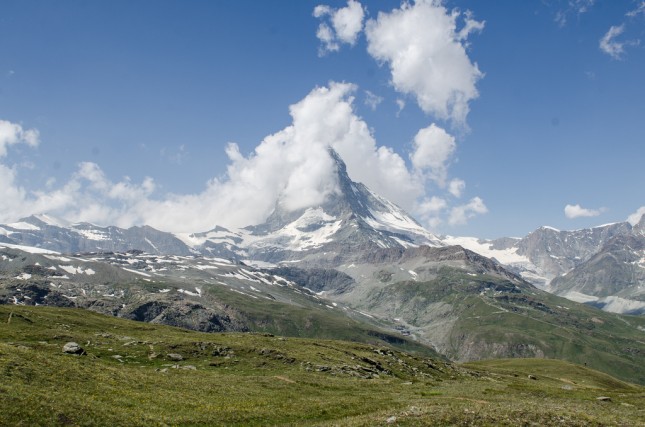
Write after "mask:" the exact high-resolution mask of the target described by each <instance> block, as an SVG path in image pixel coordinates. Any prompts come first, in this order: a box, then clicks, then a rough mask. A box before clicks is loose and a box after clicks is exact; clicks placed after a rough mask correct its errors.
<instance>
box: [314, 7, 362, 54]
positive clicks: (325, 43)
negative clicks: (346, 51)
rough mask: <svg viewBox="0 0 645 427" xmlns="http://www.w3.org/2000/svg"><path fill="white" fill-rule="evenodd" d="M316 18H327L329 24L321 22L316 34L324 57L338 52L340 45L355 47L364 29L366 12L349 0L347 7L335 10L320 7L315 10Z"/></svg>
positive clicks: (320, 51) (320, 52)
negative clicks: (329, 53)
mask: <svg viewBox="0 0 645 427" xmlns="http://www.w3.org/2000/svg"><path fill="white" fill-rule="evenodd" d="M313 15H314V17H316V18H319V19H324V18H327V19H328V21H329V22H321V23H320V25H319V26H318V31H317V32H316V37H318V39H319V40H320V41H321V43H322V45H321V46H320V49H319V51H318V53H319V54H320V55H321V56H322V55H324V54H326V53H328V52H336V51H338V50H339V49H340V44H341V43H345V44H349V45H351V46H353V45H354V44H356V40H357V39H358V35H359V33H360V32H361V30H362V29H363V18H364V17H365V11H364V10H363V6H362V5H361V4H360V3H359V2H358V1H355V0H348V2H347V6H346V7H343V8H340V9H333V8H331V7H329V6H327V5H318V6H316V7H315V8H314V13H313Z"/></svg>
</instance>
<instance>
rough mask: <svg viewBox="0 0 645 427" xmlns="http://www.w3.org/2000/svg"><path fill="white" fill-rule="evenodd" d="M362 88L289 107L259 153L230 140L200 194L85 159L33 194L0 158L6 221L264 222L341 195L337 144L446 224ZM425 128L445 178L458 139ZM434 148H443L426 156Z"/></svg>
mask: <svg viewBox="0 0 645 427" xmlns="http://www.w3.org/2000/svg"><path fill="white" fill-rule="evenodd" d="M356 91H357V88H356V86H355V85H352V84H349V83H334V82H331V83H330V84H329V85H328V86H326V87H317V88H314V89H313V90H312V91H311V92H310V93H309V94H308V95H307V96H305V97H304V98H303V99H302V100H301V101H299V102H297V103H296V104H294V105H292V106H291V107H290V109H289V111H290V114H291V118H292V123H291V124H290V125H289V126H287V127H285V128H284V129H282V130H280V131H278V132H276V133H274V134H272V135H269V136H267V137H266V138H264V140H263V141H262V142H261V143H260V144H259V145H258V146H257V147H256V148H255V150H254V151H253V152H252V153H251V154H249V155H244V154H242V153H241V152H240V150H239V147H238V146H237V145H236V144H234V143H230V144H229V145H228V147H227V149H226V154H227V156H228V158H229V160H230V162H229V165H228V168H227V173H226V175H225V176H224V177H221V178H214V179H212V180H210V181H209V182H208V183H207V184H206V187H205V188H204V189H203V191H201V192H196V193H194V194H166V195H159V194H157V193H155V192H156V186H155V182H154V181H153V180H152V179H151V178H145V179H144V180H143V181H142V182H132V181H131V180H130V179H129V178H127V177H125V178H123V179H121V180H120V181H112V180H110V179H109V178H108V177H107V176H106V174H105V173H104V171H103V170H102V169H101V168H100V166H99V165H97V164H95V163H91V162H83V163H81V164H79V167H78V169H77V171H76V172H75V173H74V174H73V175H72V176H71V177H70V179H69V180H68V181H67V182H65V183H62V184H57V183H56V181H55V180H51V181H49V182H48V184H47V186H46V187H45V189H43V190H40V191H33V192H27V191H25V190H24V189H22V188H21V187H20V186H19V185H18V184H17V180H16V174H15V171H14V170H13V169H11V168H9V167H6V166H4V165H2V164H0V199H1V200H2V201H3V203H2V204H1V205H0V222H8V221H12V220H16V219H18V218H20V217H22V216H27V215H31V214H34V213H50V214H52V215H54V216H59V217H62V218H65V219H67V220H68V221H72V222H79V221H87V222H93V223H96V224H100V225H117V226H120V227H129V226H132V225H140V224H147V225H150V226H152V227H155V228H158V229H160V230H165V231H172V232H195V231H205V230H209V229H212V228H213V227H214V226H215V225H221V226H225V227H241V226H247V225H252V224H257V223H260V222H262V221H264V220H265V219H266V218H267V217H268V215H269V214H270V213H271V212H272V211H273V209H274V208H275V207H276V203H279V204H280V206H281V207H283V208H285V209H287V210H295V209H300V208H305V207H308V206H313V205H316V204H319V203H321V202H323V201H324V200H325V198H326V197H328V196H329V195H330V194H333V193H334V192H336V191H338V185H337V184H338V183H337V174H336V170H335V166H334V162H333V160H332V158H331V157H330V156H329V152H328V148H329V147H331V148H333V149H334V150H336V152H338V154H339V155H340V156H341V157H342V158H343V160H344V161H345V163H346V165H347V171H348V173H349V175H350V177H351V178H352V179H353V180H355V181H358V182H362V183H364V184H365V185H367V186H368V187H369V188H371V189H372V190H373V191H375V192H376V193H378V194H381V195H382V196H384V197H386V198H388V199H390V200H392V201H393V202H394V203H397V204H398V205H399V206H401V207H403V208H404V209H406V210H408V211H410V212H411V213H413V214H415V215H417V216H419V217H420V219H422V220H424V222H425V224H426V225H430V226H435V225H437V224H439V223H441V222H442V221H443V218H444V217H445V215H446V213H447V212H448V210H449V204H448V202H447V201H446V200H445V199H444V198H443V197H441V195H432V196H431V195H428V194H426V188H425V177H424V175H423V174H421V173H419V170H417V169H415V168H409V167H408V166H407V165H406V162H405V161H404V159H403V158H402V157H401V156H400V155H399V154H398V153H396V152H394V150H393V149H392V148H390V147H386V146H378V145H377V143H376V141H375V139H374V137H373V135H372V133H371V132H370V129H369V127H368V125H367V123H365V121H363V120H362V119H361V118H360V117H358V116H357V115H356V113H355V112H354V106H353V103H354V94H355V93H356ZM12 129H15V128H14V127H12ZM422 131H423V132H421V133H420V135H421V136H419V138H418V142H419V147H420V148H419V150H418V153H416V157H415V162H416V165H417V166H418V167H420V168H424V170H426V171H428V174H429V175H430V176H432V177H434V176H435V175H436V176H438V177H441V176H442V174H444V173H445V170H443V169H442V168H444V167H445V164H446V161H447V159H449V157H450V154H451V152H452V150H453V145H454V139H453V138H452V137H451V136H450V135H448V134H447V133H445V131H443V130H442V129H440V128H438V127H436V126H434V127H433V126H430V127H428V128H426V129H425V130H422ZM5 140H8V139H7V138H5ZM30 141H32V142H33V141H34V140H33V139H32V140H30ZM428 148H433V149H435V150H434V151H432V152H429V153H427V152H425V150H426V149H428ZM437 179H438V178H437ZM442 179H444V180H445V178H442ZM459 182H460V180H458V179H455V180H453V181H451V183H452V184H451V187H452V189H449V190H444V192H445V193H446V194H447V192H448V191H452V192H455V191H456V190H455V189H460V188H462V187H461V184H459ZM473 200H475V199H473ZM477 200H479V199H477ZM480 202H481V201H480ZM473 203H474V202H473V201H471V203H470V204H469V205H468V206H467V207H465V208H460V209H461V210H462V213H461V214H460V215H461V216H462V217H463V221H465V219H467V218H470V217H472V215H474V214H475V213H480V212H481V211H482V210H481V207H480V206H478V205H477V204H473ZM481 205H482V206H483V202H481Z"/></svg>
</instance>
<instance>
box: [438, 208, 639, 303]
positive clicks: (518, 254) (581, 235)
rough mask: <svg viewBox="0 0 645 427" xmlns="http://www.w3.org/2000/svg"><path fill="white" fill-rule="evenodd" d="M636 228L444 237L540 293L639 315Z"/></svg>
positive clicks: (608, 226)
mask: <svg viewBox="0 0 645 427" xmlns="http://www.w3.org/2000/svg"><path fill="white" fill-rule="evenodd" d="M644 230H645V216H643V217H642V218H641V220H640V222H639V223H637V224H634V225H632V224H630V223H629V222H619V223H614V224H606V225H601V226H598V227H593V228H588V229H580V230H573V231H560V230H557V229H555V228H552V227H540V228H539V229H537V230H535V231H533V232H532V233H530V234H528V235H527V236H526V237H524V238H503V239H497V240H479V239H476V238H468V237H452V236H445V237H443V238H442V241H443V242H444V243H446V244H458V245H461V246H463V247H465V248H468V249H471V250H473V251H475V252H477V253H479V254H481V255H484V256H487V257H490V258H492V259H495V260H497V261H499V262H500V263H502V264H503V265H504V266H505V267H506V268H507V269H509V270H510V271H513V272H515V273H517V274H519V275H520V276H521V277H523V278H524V279H526V280H527V281H529V282H531V283H532V284H534V285H535V286H538V287H539V288H541V289H544V290H547V291H549V292H551V293H554V294H556V295H561V296H564V297H566V298H570V299H572V300H574V301H578V302H584V303H588V304H593V305H595V306H597V307H600V308H602V309H603V310H606V311H611V312H617V313H636V314H638V313H642V312H643V311H644V309H645V302H644V300H645V298H644V297H643V287H644V286H645V280H644V274H643V273H644V272H645V268H644V267H645V265H644V264H645V263H642V262H641V261H640V260H642V259H643V251H642V243H641V242H642V240H643V235H644Z"/></svg>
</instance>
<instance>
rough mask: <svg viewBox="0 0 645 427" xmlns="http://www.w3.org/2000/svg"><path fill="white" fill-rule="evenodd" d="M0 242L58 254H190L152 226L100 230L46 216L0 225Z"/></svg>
mask: <svg viewBox="0 0 645 427" xmlns="http://www.w3.org/2000/svg"><path fill="white" fill-rule="evenodd" d="M0 242H3V243H9V244H13V245H22V246H29V247H37V248H42V249H49V250H52V251H57V252H61V253H75V252H110V251H116V252H125V251H128V250H131V249H137V250H142V251H145V252H147V253H150V254H174V255H189V254H191V250H190V249H189V248H188V246H186V245H185V244H184V243H183V242H182V241H181V240H179V239H177V238H176V237H175V236H174V235H172V234H170V233H165V232H162V231H159V230H155V229H154V228H152V227H148V226H142V227H131V228H128V229H123V228H119V227H114V226H110V227H99V226H97V225H94V224H89V223H86V222H83V223H77V224H70V223H67V222H65V221H63V220H60V219H57V218H53V217H51V216H48V215H32V216H30V217H28V218H23V219H21V220H20V221H18V222H14V223H10V224H3V225H0Z"/></svg>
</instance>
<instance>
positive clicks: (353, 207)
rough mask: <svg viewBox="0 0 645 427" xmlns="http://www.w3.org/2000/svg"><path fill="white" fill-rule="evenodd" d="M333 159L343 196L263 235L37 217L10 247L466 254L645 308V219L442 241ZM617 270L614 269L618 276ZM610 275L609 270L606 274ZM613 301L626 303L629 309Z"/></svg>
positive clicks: (288, 255)
mask: <svg viewBox="0 0 645 427" xmlns="http://www.w3.org/2000/svg"><path fill="white" fill-rule="evenodd" d="M329 155H330V156H331V157H332V159H333V160H334V164H335V168H336V181H337V187H336V191H335V192H333V193H332V194H331V195H329V196H328V197H327V198H326V200H324V202H323V203H321V204H319V205H317V206H311V207H307V208H303V209H298V210H289V209H286V208H285V206H284V205H283V204H282V203H280V199H278V202H277V203H276V206H275V209H274V211H273V213H272V214H271V215H270V216H269V217H268V218H267V219H266V221H265V222H263V223H261V224H257V225H254V226H249V227H245V228H241V229H231V230H229V229H226V228H223V227H220V226H216V227H215V228H213V229H212V230H210V231H207V232H199V233H185V234H182V233H177V234H171V233H166V232H163V231H159V230H155V229H154V228H151V227H148V226H142V227H131V228H129V229H122V228H118V227H113V226H111V227H99V226H96V225H93V224H88V223H77V224H70V223H66V222H65V221H62V220H58V219H55V218H52V217H50V216H47V215H34V216H31V217H29V218H24V219H22V220H20V221H18V222H15V223H10V224H5V225H0V243H2V242H4V243H6V244H11V245H22V246H28V247H37V248H42V249H48V250H54V251H57V252H60V253H83V252H110V251H114V252H124V251H128V250H132V249H136V250H141V251H144V252H146V253H149V254H157V255H161V254H165V255H199V254H201V255H204V256H209V257H219V258H225V259H230V260H234V261H244V262H246V263H250V264H253V265H256V266H258V267H275V266H277V265H286V266H292V267H299V268H334V269H338V268H341V267H342V266H347V265H351V264H352V263H353V262H354V261H355V260H357V259H359V258H360V257H361V256H362V255H363V254H369V253H375V252H376V251H378V250H380V249H398V250H403V249H406V248H415V247H420V246H430V247H446V246H454V245H459V246H462V247H464V248H466V249H469V250H471V251H473V252H476V253H478V254H480V255H482V256H485V257H488V258H491V259H494V260H495V261H497V262H498V263H499V264H501V265H503V266H504V267H505V268H506V269H508V270H509V271H511V272H513V273H515V274H517V275H519V276H521V277H522V278H523V279H525V280H527V281H528V282H530V283H532V284H533V285H535V286H537V287H539V288H541V289H543V290H546V291H549V292H552V293H555V294H558V295H563V296H566V297H569V298H572V299H574V300H577V301H581V302H588V303H593V304H596V305H598V306H601V307H603V308H604V309H606V310H613V311H620V312H626V311H630V312H637V311H638V310H640V309H641V307H642V306H645V303H644V302H643V300H645V297H644V296H643V293H642V292H640V290H641V289H642V287H643V286H644V285H645V284H644V283H643V278H642V275H641V274H640V273H641V271H642V270H644V269H645V263H643V262H640V261H639V260H642V257H643V254H642V253H641V252H639V249H635V247H636V246H634V245H633V244H628V243H625V242H632V241H633V240H634V239H632V237H634V236H637V238H636V240H639V239H641V238H642V236H643V233H645V219H641V221H640V223H638V224H634V225H632V224H630V223H628V222H621V223H614V224H607V225H602V226H598V227H594V228H589V229H581V230H573V231H560V230H557V229H554V228H552V227H546V226H545V227H540V228H538V229H537V230H535V231H533V232H532V233H530V234H528V235H527V236H525V237H523V238H501V239H496V240H480V239H477V238H471V237H453V236H443V237H437V236H436V235H434V234H432V233H430V232H428V231H427V230H425V229H424V228H423V227H422V226H421V225H420V224H419V223H418V222H417V221H415V220H414V219H413V218H412V217H411V216H410V215H409V214H407V213H406V212H405V211H404V210H403V209H401V208H400V207H398V206H396V205H395V204H393V203H391V202H390V201H388V200H386V199H385V198H383V197H381V196H379V195H377V194H376V193H374V192H373V191H371V190H370V189H369V188H367V187H366V186H365V185H363V184H361V183H357V182H354V181H352V180H351V178H350V177H349V175H348V173H347V169H346V166H345V163H344V162H343V160H342V159H341V158H340V156H339V155H338V154H337V153H336V152H335V151H333V150H330V151H329ZM638 236H640V237H638ZM610 243H611V244H610ZM616 248H619V249H616ZM616 251H618V252H619V254H617V252H616ZM626 253H629V254H628V255H626ZM639 257H640V258H639ZM599 259H602V260H603V262H599V261H598V260H599ZM608 260H613V261H612V264H611V269H610V270H611V272H609V273H608V272H607V271H606V270H607V268H609V267H607V266H608V262H609V261H608ZM600 266H604V267H603V268H604V270H602V271H598V269H599V268H600ZM600 277H603V278H604V279H603V280H599V279H598V278H600ZM592 278H595V279H593V280H592ZM618 278H620V280H619V279H618ZM592 282H593V286H591V285H590V283H592ZM618 282H620V283H618ZM619 288H620V289H619ZM606 298H614V299H615V298H620V301H619V302H620V304H617V303H616V301H614V300H611V301H609V300H606ZM610 302H612V303H611V304H610ZM621 307H622V308H621Z"/></svg>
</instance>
